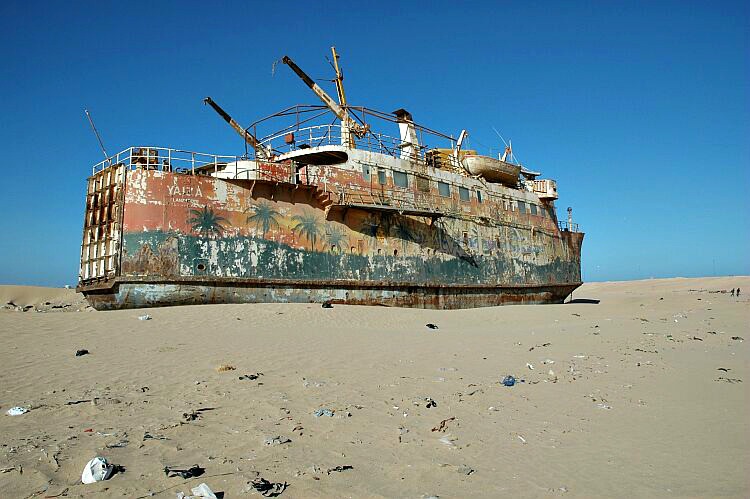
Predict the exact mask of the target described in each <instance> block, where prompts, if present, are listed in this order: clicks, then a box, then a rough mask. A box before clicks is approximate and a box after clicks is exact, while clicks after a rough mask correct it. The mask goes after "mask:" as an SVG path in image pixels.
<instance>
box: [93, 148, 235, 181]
mask: <svg viewBox="0 0 750 499" xmlns="http://www.w3.org/2000/svg"><path fill="white" fill-rule="evenodd" d="M239 159H242V158H241V157H239V156H222V155H218V154H207V153H202V152H195V151H185V150H182V149H172V148H168V147H152V146H140V147H128V148H127V149H125V150H123V151H120V152H119V153H117V154H115V155H114V156H110V157H109V158H107V159H105V160H104V161H101V162H99V163H97V164H95V165H94V167H93V174H96V173H97V172H100V171H102V170H104V169H106V168H108V167H110V166H112V165H118V166H125V169H127V170H158V171H165V172H174V173H187V174H193V175H194V174H196V173H203V174H207V173H212V172H213V173H216V172H219V171H221V170H223V169H224V168H225V167H226V165H227V164H228V163H232V162H235V161H237V160H239Z"/></svg>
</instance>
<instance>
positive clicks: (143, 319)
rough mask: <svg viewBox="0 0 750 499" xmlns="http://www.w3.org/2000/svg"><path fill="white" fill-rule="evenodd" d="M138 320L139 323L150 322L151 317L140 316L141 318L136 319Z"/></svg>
mask: <svg viewBox="0 0 750 499" xmlns="http://www.w3.org/2000/svg"><path fill="white" fill-rule="evenodd" d="M138 320H139V321H150V320H151V316H150V315H148V314H146V315H141V316H139V317H138Z"/></svg>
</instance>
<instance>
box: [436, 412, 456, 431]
mask: <svg viewBox="0 0 750 499" xmlns="http://www.w3.org/2000/svg"><path fill="white" fill-rule="evenodd" d="M455 419H456V417H455V416H454V417H450V418H448V419H444V420H442V421H440V424H438V425H437V426H435V427H434V428H433V429H432V431H440V432H445V425H447V424H448V423H449V422H451V421H454V420H455Z"/></svg>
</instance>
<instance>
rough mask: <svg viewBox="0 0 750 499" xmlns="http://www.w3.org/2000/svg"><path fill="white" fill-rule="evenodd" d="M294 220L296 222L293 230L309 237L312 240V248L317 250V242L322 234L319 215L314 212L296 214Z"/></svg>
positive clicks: (306, 237)
mask: <svg viewBox="0 0 750 499" xmlns="http://www.w3.org/2000/svg"><path fill="white" fill-rule="evenodd" d="M292 222H295V224H294V226H293V227H292V232H293V233H294V234H297V235H298V236H302V237H304V238H305V239H307V240H308V241H309V242H310V249H311V250H313V251H315V243H316V242H317V240H318V235H319V234H320V221H319V220H318V217H317V216H315V214H314V213H310V212H308V213H303V214H302V215H294V216H293V217H292Z"/></svg>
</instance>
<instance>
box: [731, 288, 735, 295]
mask: <svg viewBox="0 0 750 499" xmlns="http://www.w3.org/2000/svg"><path fill="white" fill-rule="evenodd" d="M731 293H732V296H734V288H732V291H731Z"/></svg>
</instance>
